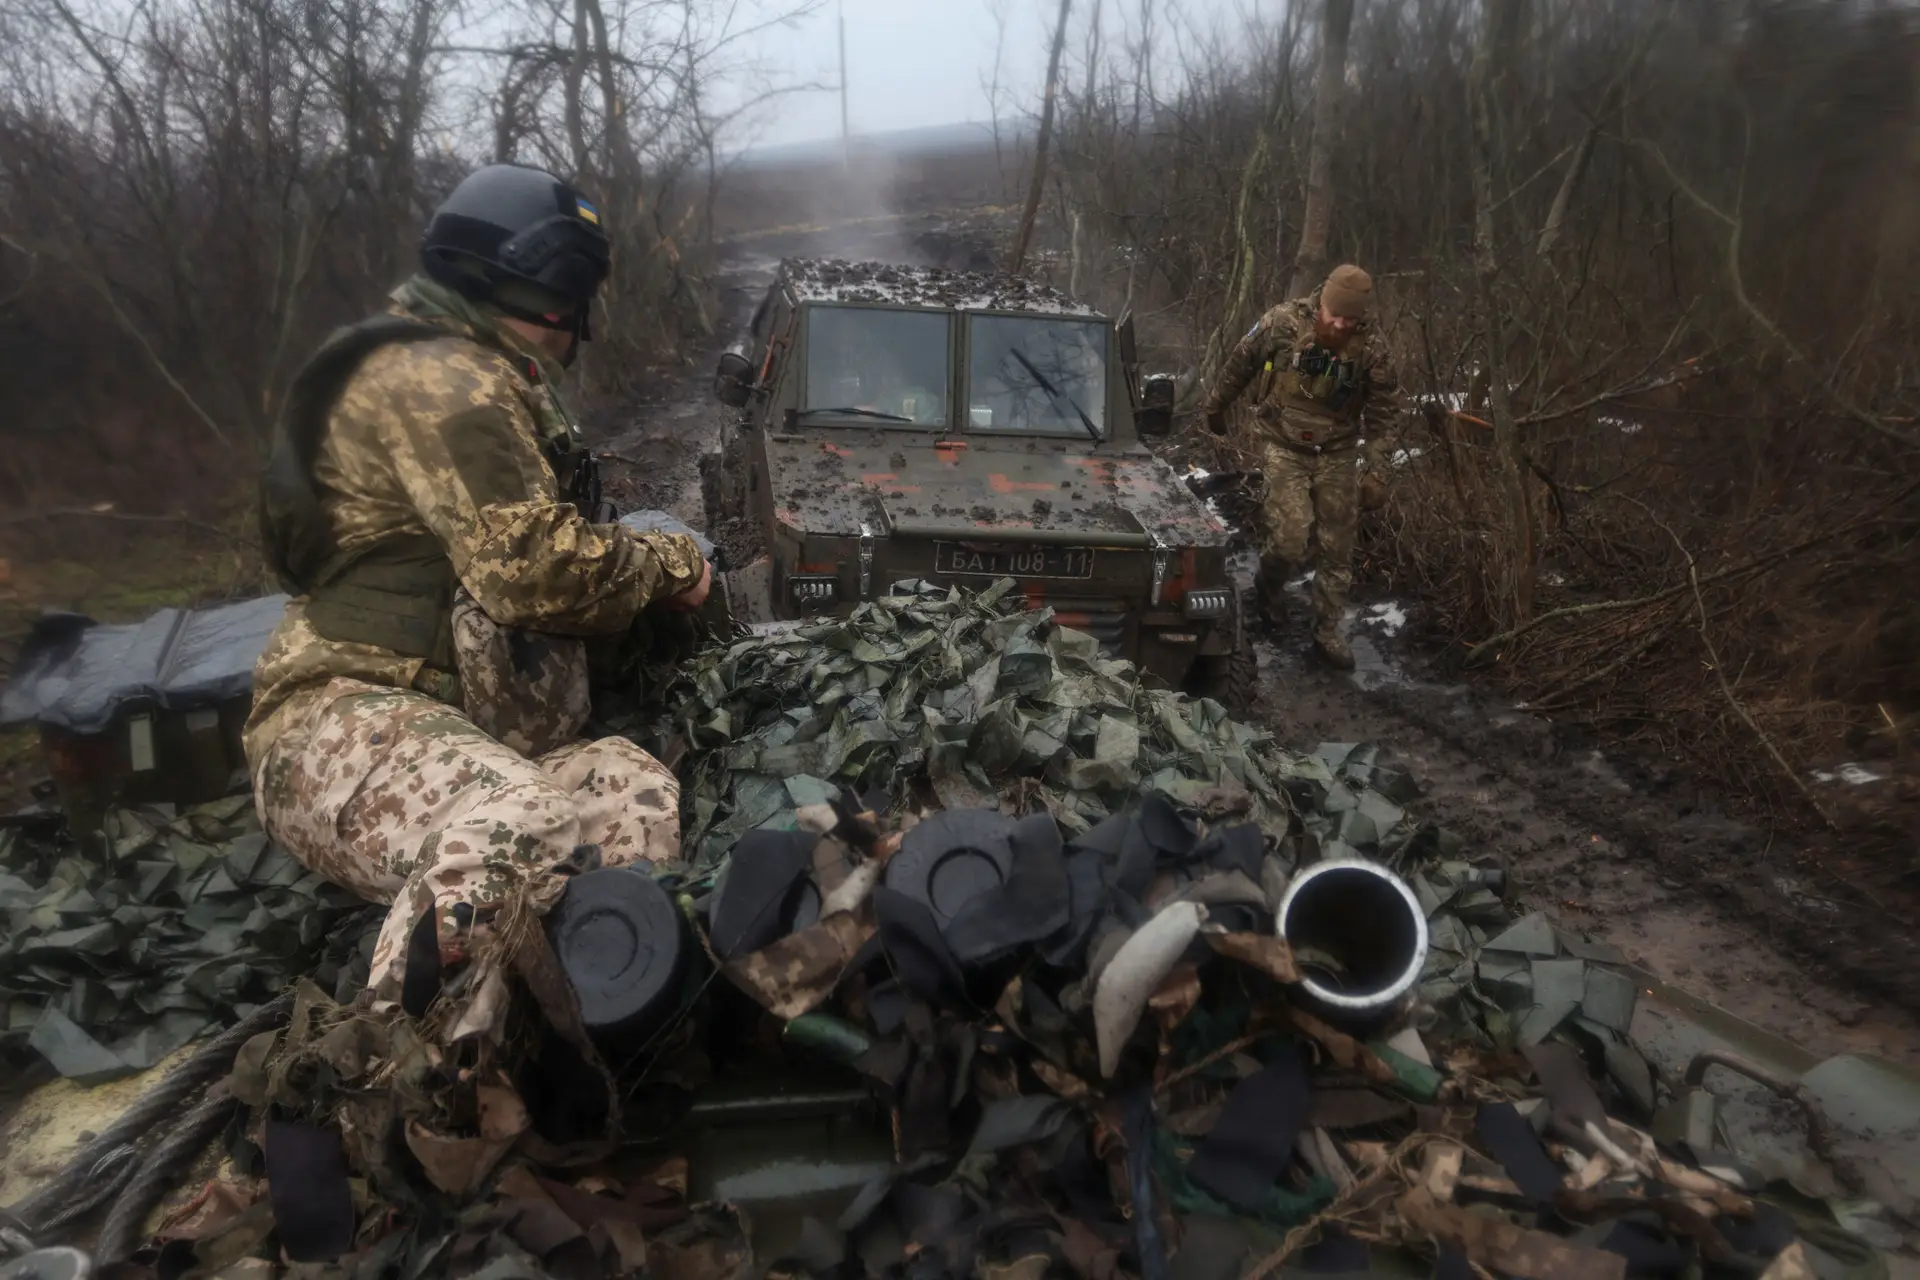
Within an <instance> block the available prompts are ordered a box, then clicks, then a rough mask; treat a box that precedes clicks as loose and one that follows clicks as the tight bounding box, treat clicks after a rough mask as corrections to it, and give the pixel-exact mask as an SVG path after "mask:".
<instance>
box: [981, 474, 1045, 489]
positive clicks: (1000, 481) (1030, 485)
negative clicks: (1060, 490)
mask: <svg viewBox="0 0 1920 1280" xmlns="http://www.w3.org/2000/svg"><path fill="white" fill-rule="evenodd" d="M987 484H988V485H989V486H991V487H992V489H993V491H994V492H995V493H1019V492H1021V491H1022V490H1026V491H1028V492H1032V491H1034V490H1036V489H1037V490H1039V491H1040V492H1042V493H1052V492H1053V491H1054V489H1055V487H1056V486H1055V485H1053V484H1052V483H1050V482H1049V481H1045V480H1009V479H1007V476H1006V473H1005V472H1004V471H995V472H994V473H992V474H991V475H989V476H988V477H987Z"/></svg>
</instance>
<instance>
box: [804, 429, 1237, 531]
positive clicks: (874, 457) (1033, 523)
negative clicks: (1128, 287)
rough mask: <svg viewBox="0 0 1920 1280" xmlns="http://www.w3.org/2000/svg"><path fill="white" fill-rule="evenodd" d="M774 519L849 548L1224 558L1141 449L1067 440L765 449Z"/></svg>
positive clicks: (834, 437) (842, 438) (810, 440)
mask: <svg viewBox="0 0 1920 1280" xmlns="http://www.w3.org/2000/svg"><path fill="white" fill-rule="evenodd" d="M767 452H768V458H767V462H768V468H767V469H768V473H769V474H770V475H771V476H772V477H773V479H772V484H773V506H774V514H775V517H776V519H777V520H778V521H779V522H780V523H782V524H784V525H787V526H788V527H790V528H792V529H794V530H796V531H798V532H802V533H809V534H816V535H826V536H837V537H853V536H857V535H858V534H859V532H860V526H861V524H862V523H863V522H864V523H866V524H867V525H868V526H869V528H871V529H872V531H873V532H875V533H880V532H882V531H883V530H885V531H887V532H888V533H891V534H892V535H894V536H899V537H913V536H916V535H926V536H934V535H936V534H944V535H947V536H951V535H952V534H953V533H954V532H958V531H961V530H965V531H969V532H971V531H974V530H981V531H986V532H1000V531H1005V532H1006V533H1008V534H1010V535H1013V536H1015V537H1017V536H1018V535H1019V534H1022V533H1028V532H1032V531H1036V530H1043V531H1048V532H1050V533H1052V534H1053V535H1054V536H1055V537H1057V536H1058V535H1059V534H1062V533H1073V534H1083V535H1085V536H1086V539H1087V542H1088V545H1095V546H1097V545H1102V538H1103V537H1105V538H1108V539H1111V541H1110V542H1108V543H1106V544H1105V545H1120V546H1125V545H1138V541H1139V540H1140V539H1141V537H1142V535H1145V537H1146V538H1148V539H1152V538H1155V537H1157V538H1158V539H1159V540H1160V541H1161V542H1162V543H1163V544H1164V545H1166V546H1169V547H1224V546H1225V545H1226V544H1227V538H1228V534H1227V529H1226V527H1225V526H1224V525H1222V524H1221V523H1220V522H1219V521H1218V520H1217V519H1215V518H1214V516H1213V515H1212V514H1211V513H1210V512H1209V511H1208V510H1207V509H1206V507H1205V506H1204V505H1203V504H1202V503H1201V502H1200V501H1199V500H1198V499H1196V498H1195V497H1193V495H1192V494H1190V493H1189V492H1188V491H1187V488H1186V486H1185V485H1184V484H1182V483H1181V482H1180V480H1179V478H1178V477H1176V476H1175V475H1174V474H1173V471H1172V469H1171V468H1170V467H1168V466H1167V464H1166V463H1164V462H1162V461H1160V460H1159V459H1158V458H1156V457H1154V456H1153V455H1152V454H1150V453H1148V452H1146V451H1145V450H1144V449H1124V448H1119V447H1114V446H1098V447H1090V446H1089V445H1087V444H1084V443H1076V442H1074V441H1066V440H1032V439H1019V440H1007V441H997V440H991V439H986V440H983V439H982V438H981V437H980V436H979V435H973V436H968V437H966V438H964V439H962V440H947V441H937V440H935V439H934V438H932V437H931V436H926V437H921V436H910V435H907V434H906V433H902V432H888V431H876V432H872V433H870V434H864V435H858V436H856V435H851V434H849V433H846V432H836V433H818V432H809V433H805V434H796V435H780V436H775V437H772V438H770V439H769V440H768V442H767Z"/></svg>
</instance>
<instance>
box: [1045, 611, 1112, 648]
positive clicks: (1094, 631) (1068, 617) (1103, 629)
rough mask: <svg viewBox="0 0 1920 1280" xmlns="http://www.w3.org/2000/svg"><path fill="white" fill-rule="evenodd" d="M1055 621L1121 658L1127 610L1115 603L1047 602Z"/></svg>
mask: <svg viewBox="0 0 1920 1280" xmlns="http://www.w3.org/2000/svg"><path fill="white" fill-rule="evenodd" d="M1047 603H1048V604H1050V605H1052V606H1053V613H1054V617H1055V619H1056V620H1057V621H1058V622H1059V623H1060V625H1061V626H1065V627H1072V628H1073V629H1074V630H1075V631H1084V632H1086V633H1087V634H1088V635H1090V636H1092V637H1093V638H1094V639H1096V640H1098V641H1099V642H1100V647H1101V648H1102V649H1105V650H1106V651H1107V653H1108V654H1110V655H1113V656H1116V657H1124V656H1125V653H1124V651H1125V649H1126V644H1127V610H1126V607H1125V606H1124V605H1123V604H1121V602H1120V601H1118V600H1072V599H1068V600H1049V601H1047Z"/></svg>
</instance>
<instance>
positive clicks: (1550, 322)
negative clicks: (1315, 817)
mask: <svg viewBox="0 0 1920 1280" xmlns="http://www.w3.org/2000/svg"><path fill="white" fill-rule="evenodd" d="M1336 7H1337V6H1336ZM1126 8H1127V9H1128V12H1129V13H1130V14H1131V17H1130V18H1129V17H1128V16H1127V14H1125V13H1123V15H1122V20H1123V25H1124V26H1125V27H1127V28H1128V29H1131V30H1139V29H1141V28H1142V27H1143V25H1144V24H1143V22H1142V20H1141V19H1142V16H1143V14H1144V12H1145V6H1144V5H1141V4H1138V3H1136V4H1134V5H1132V6H1127V7H1126ZM1335 16H1336V18H1337V17H1338V16H1339V15H1338V14H1336V15H1335ZM1322 19H1323V9H1322V6H1319V5H1315V6H1311V7H1307V6H1298V5H1295V6H1287V7H1286V8H1285V9H1284V10H1283V11H1281V12H1280V13H1279V14H1278V16H1277V17H1276V18H1275V19H1274V22H1273V23H1272V24H1266V25H1262V24H1258V23H1256V24H1254V25H1252V26H1251V27H1249V28H1247V29H1244V30H1240V29H1233V30H1218V29H1207V28H1200V27H1196V26H1195V25H1194V22H1195V21H1196V20H1188V22H1187V25H1186V26H1184V27H1176V28H1174V29H1173V30H1172V31H1168V30H1166V29H1164V28H1161V29H1159V30H1158V31H1157V32H1156V36H1155V39H1154V41H1153V43H1154V44H1155V46H1156V47H1155V49H1154V50H1153V51H1152V53H1151V54H1150V55H1149V53H1148V51H1147V50H1145V49H1144V48H1141V47H1137V46H1134V47H1130V46H1129V45H1128V43H1127V42H1126V41H1124V40H1123V41H1121V42H1119V47H1118V48H1117V49H1116V48H1110V50H1109V52H1108V54H1107V55H1106V58H1105V61H1104V63H1103V64H1102V65H1100V66H1099V67H1097V68H1093V69H1092V70H1091V71H1089V70H1088V69H1087V68H1081V69H1080V70H1079V71H1078V73H1076V74H1074V75H1070V76H1068V77H1066V83H1067V84H1068V85H1069V86H1074V85H1079V86H1085V87H1083V88H1081V89H1079V90H1078V91H1077V92H1070V93H1069V94H1068V96H1067V99H1066V102H1065V106H1064V110H1063V112H1062V116H1061V120H1060V124H1059V130H1060V140H1061V141H1060V152H1059V154H1060V159H1059V165H1058V170H1057V175H1058V176H1057V199H1058V205H1057V208H1058V210H1059V213H1058V215H1057V217H1056V224H1057V226H1056V231H1055V234H1056V235H1059V234H1063V233H1064V232H1063V229H1064V228H1066V227H1068V226H1070V225H1072V222H1071V220H1072V219H1074V218H1077V219H1078V225H1079V234H1080V238H1081V239H1082V240H1083V241H1086V242H1088V243H1086V244H1083V246H1082V248H1081V251H1080V254H1079V255H1078V256H1079V257H1080V258H1082V259H1084V260H1086V261H1089V262H1092V261H1102V262H1106V263H1109V264H1111V266H1110V267H1109V269H1108V270H1107V271H1106V272H1105V274H1104V275H1092V276H1091V278H1090V279H1089V280H1088V281H1087V282H1086V283H1084V284H1083V288H1084V289H1086V290H1087V291H1088V292H1092V293H1094V294H1095V295H1096V296H1098V297H1099V298H1100V300H1101V301H1103V302H1105V303H1107V304H1109V305H1112V306H1116V307H1119V306H1126V305H1131V306H1132V308H1133V309H1134V311H1135V312H1136V314H1137V316H1138V318H1139V320H1140V322H1141V325H1142V328H1143V338H1144V342H1143V349H1144V350H1145V351H1146V352H1147V354H1148V359H1149V360H1151V361H1154V362H1155V363H1156V364H1158V365H1160V366H1161V367H1163V368H1165V367H1173V368H1180V367H1184V368H1186V369H1187V370H1189V372H1190V373H1191V374H1192V375H1193V376H1192V378H1191V379H1190V381H1191V384H1192V385H1193V386H1195V387H1197V386H1198V385H1200V384H1201V383H1202V382H1203V381H1204V379H1205V377H1206V376H1207V375H1208V374H1209V373H1210V371H1211V367H1212V365H1213V364H1214V362H1216V361H1217V360H1218V359H1219V357H1220V355H1221V353H1222V352H1223V351H1224V350H1225V348H1226V347H1227V346H1228V345H1230V344H1231V342H1232V341H1233V340H1235V339H1236V338H1237V337H1238V335H1239V334H1240V333H1241V332H1243V331H1244V329H1245V328H1246V327H1247V325H1248V324H1249V323H1250V321H1251V319H1252V317H1253V316H1254V315H1255V314H1257V313H1258V311H1259V310H1260V309H1261V308H1263V307H1265V306H1267V305H1271V303H1272V302H1274V301H1277V300H1278V299H1279V298H1281V297H1282V296H1284V294H1283V292H1282V291H1283V290H1284V288H1285V287H1286V285H1287V283H1288V279H1287V277H1288V275H1289V273H1290V269H1291V268H1292V266H1293V264H1294V259H1295V258H1296V256H1300V248H1297V247H1296V246H1301V234H1300V232H1301V220H1302V217H1303V212H1304V210H1305V208H1306V205H1307V194H1308V192H1307V187H1308V180H1309V178H1310V176H1311V174H1312V173H1313V166H1312V165H1311V164H1310V163H1309V159H1310V153H1311V152H1312V151H1313V150H1314V149H1315V144H1316V142H1317V139H1316V130H1315V129H1314V127H1313V121H1312V119H1311V118H1310V117H1311V115H1312V108H1313V104H1314V101H1315V89H1314V86H1315V80H1316V75H1317V72H1316V65H1317V63H1318V62H1319V59H1320V53H1321V40H1320V28H1321V25H1322ZM1109 21H1110V22H1111V21H1112V18H1111V17H1110V18H1109ZM1917 53H1920V25H1917V23H1916V16H1915V11H1914V10H1913V9H1912V7H1910V6H1904V5H1899V6H1866V5H1815V4H1810V3H1801V2H1799V0H1780V2H1776V3H1770V4H1765V5H1757V6H1736V5H1733V4H1731V3H1726V2H1723V0H1629V2H1628V3H1623V4H1614V5H1600V6H1596V5H1588V4H1581V3H1577V2H1576V0H1482V2H1481V3H1475V4H1468V3H1465V2H1464V0H1406V2H1405V3H1400V4H1392V5H1389V4H1379V3H1374V4H1364V3H1363V4H1361V5H1359V6H1358V7H1357V9H1356V11H1355V13H1354V15H1353V19H1352V29H1351V33H1350V40H1349V52H1348V60H1347V70H1346V84H1345V92H1344V94H1343V95H1342V99H1343V100H1342V102H1341V104H1340V107H1339V110H1338V113H1337V114H1338V123H1337V129H1336V130H1335V131H1334V132H1333V134H1332V141H1333V143H1334V146H1333V151H1332V156H1331V169H1330V172H1331V183H1332V188H1333V191H1334V193H1335V198H1334V200H1333V204H1332V225H1331V236H1330V241H1329V244H1328V256H1329V257H1330V258H1331V259H1332V260H1334V261H1339V260H1342V259H1349V260H1355V261H1359V262H1361V263H1363V264H1365V265H1366V266H1368V267H1369V268H1370V269H1372V270H1373V271H1374V272H1375V274H1376V277H1377V278H1378V279H1379V280H1380V289H1379V293H1380V296H1381V299H1382V302H1383V315H1382V316H1381V318H1380V320H1379V323H1380V324H1382V325H1383V326H1384V327H1385V328H1386V329H1387V331H1388V335H1389V340H1390V342H1391V344H1392V346H1393V347H1394V349H1395V351H1396V354H1397V356H1398V358H1399V363H1400V366H1401V369H1402V373H1403V377H1404V380H1405V382H1406V384H1407V389H1408V391H1409V393H1410V395H1411V397H1412V399H1413V407H1414V409H1415V410H1416V411H1415V412H1414V413H1412V414H1411V415H1410V416H1409V420H1408V425H1407V427H1406V429H1405V430H1404V432H1403V435H1402V439H1401V440H1400V441H1399V442H1398V443H1399V446H1400V448H1401V450H1402V452H1401V454H1400V456H1399V463H1400V465H1398V466H1396V467H1394V468H1393V479H1394V481H1395V483H1394V484H1393V485H1392V499H1391V502H1390V504H1389V507H1388V509H1387V510H1386V511H1385V512H1384V513H1383V517H1382V519H1381V520H1380V521H1379V522H1378V523H1377V527H1376V528H1375V529H1374V530H1373V531H1372V535H1371V537H1370V538H1369V540H1368V543H1367V557H1368V565H1367V567H1368V570H1369V572H1370V574H1371V575H1372V576H1374V577H1375V578H1376V579H1377V580H1380V581H1383V582H1385V583H1387V584H1388V585H1392V586H1398V587H1405V588H1412V589H1414V590H1416V591H1418V592H1419V593H1420V594H1421V595H1422V596H1423V597H1424V598H1425V599H1427V600H1428V601H1429V602H1431V604H1432V606H1433V617H1434V621H1435V624H1436V625H1435V630H1436V631H1437V633H1438V635H1439V636H1440V637H1441V638H1442V639H1444V640H1447V641H1449V642H1451V643H1453V644H1454V645H1456V646H1457V647H1458V649H1459V651H1461V652H1462V653H1465V652H1467V651H1469V650H1471V651H1473V653H1474V657H1475V660H1476V661H1482V662H1485V661H1491V660H1494V659H1496V658H1497V659H1498V661H1499V664H1500V665H1499V668H1498V669H1499V670H1501V671H1503V672H1504V673H1505V675H1506V678H1507V679H1509V680H1510V681H1511V682H1512V683H1513V684H1514V685H1515V687H1516V689H1517V690H1518V691H1519V692H1520V693H1521V694H1522V695H1523V696H1527V697H1530V698H1531V699H1533V701H1534V702H1535V703H1536V704H1537V705H1540V706H1541V707H1542V708H1543V709H1545V710H1548V711H1550V712H1552V713H1553V714H1555V715H1559V716H1567V717H1574V718H1579V719H1585V720H1588V721H1591V722H1594V723H1599V724H1603V725H1606V726H1608V727H1611V728H1613V729H1616V730H1626V731H1629V732H1633V733H1637V734H1641V735H1643V736H1645V737H1646V738H1647V739H1648V740H1649V741H1650V742H1653V743H1656V744H1657V745H1659V746H1660V747H1662V748H1663V749H1665V750H1667V751H1670V752H1673V753H1678V754H1682V755H1686V756H1689V757H1691V758H1694V759H1697V760H1699V761H1701V762H1702V763H1707V764H1711V765H1715V766H1718V765H1721V764H1724V765H1725V766H1726V768H1727V771H1728V772H1729V774H1730V775H1734V776H1737V777H1738V778H1739V779H1740V780H1741V781H1743V782H1744V783H1745V784H1747V785H1750V786H1751V787H1752V788H1753V789H1754V790H1755V792H1756V794H1757V795H1759V796H1760V797H1761V798H1763V799H1777V798H1779V797H1781V796H1796V797H1797V796H1798V793H1799V792H1800V790H1801V787H1800V782H1801V781H1802V780H1803V777H1804V773H1805V768H1804V765H1805V762H1807V761H1809V760H1817V759H1823V758H1824V759H1831V758H1835V757H1836V756H1841V755H1844V754H1847V753H1852V754H1858V753H1860V752H1862V751H1866V752H1872V751H1879V752H1881V753H1883V754H1893V753H1894V752H1896V751H1898V750H1904V749H1906V748H1905V747H1904V746H1902V743H1903V741H1904V739H1903V736H1902V735H1903V734H1908V733H1909V732H1910V730H1908V729H1907V728H1906V726H1907V725H1908V724H1909V723H1910V721H1911V720H1912V718H1913V717H1914V716H1915V715H1916V714H1917V713H1920V663H1916V660H1915V659H1914V657H1913V656H1912V655H1913V654H1914V652H1915V650H1914V647H1913V645H1912V640H1913V639H1914V638H1915V636H1916V633H1920V612H1917V611H1916V606H1915V605H1914V603H1913V602H1912V598H1911V593H1910V592H1909V591H1907V590H1905V589H1904V588H1900V587H1896V586H1895V584H1896V583H1904V582H1908V581H1911V580H1913V578H1914V577H1915V575H1916V571H1920V554H1916V534H1920V501H1916V487H1915V486H1916V482H1920V429H1917V428H1916V426H1915V419H1916V416H1920V412H1917V411H1920V375H1916V363H1917V359H1916V358H1917V357H1920V343H1916V340H1915V339H1916V329H1915V320H1916V309H1915V308H1916V304H1915V298H1916V297H1920V290H1916V287H1915V286H1916V285H1920V258H1916V236H1917V234H1920V215H1916V213H1915V210H1916V209H1917V208H1920V200H1916V196H1920V169H1916V167H1915V164H1914V155H1915V153H1914V151H1913V144H1912V138H1913V136H1914V131H1915V128H1916V124H1920V102H1917V101H1916V93H1920V75H1917V74H1916V73H1917V72H1920V59H1917V58H1916V54H1917ZM1149 64H1151V65H1152V66H1153V67H1154V68H1155V69H1154V70H1153V71H1152V72H1151V73H1149V72H1147V71H1146V70H1145V68H1146V67H1147V66H1148V65H1149ZM1141 103H1144V104H1145V105H1144V106H1139V105H1137V104H1141ZM1301 247H1305V246H1301ZM1090 274H1091V273H1090ZM1692 576H1697V577H1698V578H1699V579H1700V581H1701V590H1700V593H1699V596H1698V598H1696V596H1695V594H1694V592H1693V591H1692V589H1691V586H1690V577H1692ZM1710 655H1711V656H1710ZM1722 675H1724V676H1726V679H1725V680H1724V681H1722V680H1721V679H1720V678H1719V677H1720V676H1722ZM1782 765H1785V766H1786V767H1785V768H1783V767H1782Z"/></svg>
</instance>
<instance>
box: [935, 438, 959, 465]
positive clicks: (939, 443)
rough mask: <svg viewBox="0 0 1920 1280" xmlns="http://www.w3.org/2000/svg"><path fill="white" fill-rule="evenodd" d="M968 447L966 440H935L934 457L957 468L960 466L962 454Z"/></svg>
mask: <svg viewBox="0 0 1920 1280" xmlns="http://www.w3.org/2000/svg"><path fill="white" fill-rule="evenodd" d="M966 447H967V442H966V441H965V440H935V441H934V442H933V456H934V457H936V458H938V459H940V461H942V462H944V463H946V464H947V465H948V466H950V467H957V466H959V465H960V453H961V451H962V450H963V449H965V448H966Z"/></svg>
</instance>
